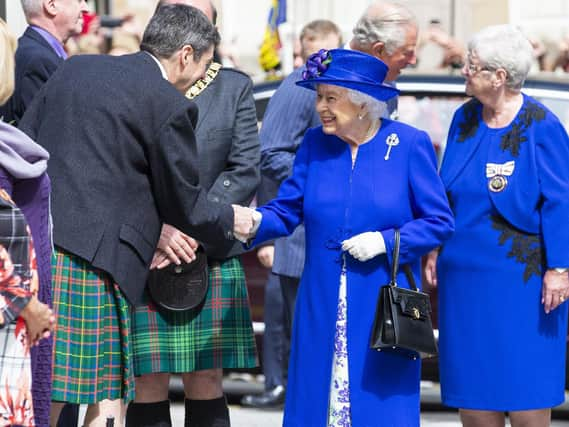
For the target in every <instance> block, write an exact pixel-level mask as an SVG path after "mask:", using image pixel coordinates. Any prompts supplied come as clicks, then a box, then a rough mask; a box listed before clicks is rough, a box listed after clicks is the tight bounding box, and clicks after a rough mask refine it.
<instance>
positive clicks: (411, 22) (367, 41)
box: [352, 3, 417, 55]
mask: <svg viewBox="0 0 569 427" xmlns="http://www.w3.org/2000/svg"><path fill="white" fill-rule="evenodd" d="M378 12H379V13H378ZM409 27H417V21H416V19H415V16H414V15H413V13H412V12H411V11H410V10H409V9H407V8H406V7H405V6H403V5H401V4H398V3H386V4H385V5H383V6H378V5H377V4H372V5H370V6H369V7H368V8H367V9H366V11H365V13H364V14H363V15H362V17H361V18H360V19H359V20H358V22H357V23H356V25H355V27H354V29H353V31H352V32H353V34H354V40H355V41H356V42H357V43H358V44H359V45H362V46H368V45H371V44H373V43H376V42H382V43H383V44H384V46H385V50H386V52H387V54H388V55H392V54H393V52H395V50H396V49H398V48H400V47H401V46H403V45H404V44H405V41H406V37H407V31H408V29H409Z"/></svg>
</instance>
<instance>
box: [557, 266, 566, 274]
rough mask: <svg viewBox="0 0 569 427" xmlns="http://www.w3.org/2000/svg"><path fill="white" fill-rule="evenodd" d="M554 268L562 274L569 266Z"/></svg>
mask: <svg viewBox="0 0 569 427" xmlns="http://www.w3.org/2000/svg"><path fill="white" fill-rule="evenodd" d="M554 270H555V271H557V272H558V273H560V274H563V273H567V272H568V271H569V268H567V267H555V268H554Z"/></svg>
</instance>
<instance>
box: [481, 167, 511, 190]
mask: <svg viewBox="0 0 569 427" xmlns="http://www.w3.org/2000/svg"><path fill="white" fill-rule="evenodd" d="M515 168H516V163H515V162H514V161H513V160H512V161H509V162H506V163H503V164H498V163H486V178H490V180H489V181H488V189H489V190H490V191H492V192H493V193H499V192H500V191H504V188H506V186H507V185H508V178H506V177H508V176H512V174H513V173H514V169H515Z"/></svg>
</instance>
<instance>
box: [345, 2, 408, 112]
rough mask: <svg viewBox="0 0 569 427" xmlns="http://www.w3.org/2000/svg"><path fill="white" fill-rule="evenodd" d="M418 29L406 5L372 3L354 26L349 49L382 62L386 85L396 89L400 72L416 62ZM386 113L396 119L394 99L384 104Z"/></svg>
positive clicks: (395, 98) (395, 100) (395, 99)
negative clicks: (386, 69)
mask: <svg viewBox="0 0 569 427" xmlns="http://www.w3.org/2000/svg"><path fill="white" fill-rule="evenodd" d="M417 35H418V26H417V21H416V20H415V17H414V15H413V14H412V13H411V11H410V10H409V9H408V8H406V7H405V6H403V5H401V4H398V3H392V2H388V1H377V2H374V3H372V4H371V5H370V6H368V8H367V9H366V11H365V12H364V14H363V15H362V17H361V18H360V19H359V20H358V22H357V23H356V25H355V27H354V30H353V37H352V40H351V41H350V49H354V50H359V51H360V52H365V53H367V54H368V55H371V56H375V57H376V58H378V59H380V60H381V61H383V62H384V63H385V64H386V65H387V67H388V69H389V71H388V72H387V76H386V77H385V82H386V83H387V84H390V85H392V86H394V87H395V80H396V79H397V76H399V74H401V71H402V70H403V69H404V68H406V67H408V66H413V65H415V64H416V63H417ZM387 111H388V113H389V115H390V117H391V118H392V119H397V117H398V113H397V97H393V98H391V99H390V100H389V101H388V102H387Z"/></svg>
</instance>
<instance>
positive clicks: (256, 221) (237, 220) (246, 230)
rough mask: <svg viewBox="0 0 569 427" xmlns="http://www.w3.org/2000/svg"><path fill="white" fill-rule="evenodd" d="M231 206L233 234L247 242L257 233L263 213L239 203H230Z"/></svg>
mask: <svg viewBox="0 0 569 427" xmlns="http://www.w3.org/2000/svg"><path fill="white" fill-rule="evenodd" d="M231 207H232V208H233V216H234V220H233V235H234V236H235V238H236V239H237V240H239V241H240V242H242V243H247V242H248V241H249V240H251V239H252V238H253V237H255V234H256V233H257V230H258V229H259V225H261V220H262V219H263V215H261V213H260V212H258V211H256V210H255V209H251V208H246V207H244V206H239V205H231Z"/></svg>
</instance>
